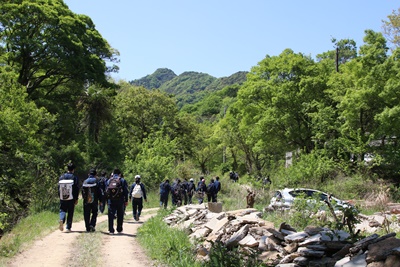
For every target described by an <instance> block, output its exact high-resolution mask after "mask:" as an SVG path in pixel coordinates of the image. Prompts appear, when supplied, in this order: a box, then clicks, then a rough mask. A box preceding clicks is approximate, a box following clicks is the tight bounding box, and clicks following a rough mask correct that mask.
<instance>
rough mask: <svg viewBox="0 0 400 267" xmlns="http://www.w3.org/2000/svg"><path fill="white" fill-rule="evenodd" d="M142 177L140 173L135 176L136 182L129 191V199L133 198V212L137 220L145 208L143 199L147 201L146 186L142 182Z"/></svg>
mask: <svg viewBox="0 0 400 267" xmlns="http://www.w3.org/2000/svg"><path fill="white" fill-rule="evenodd" d="M140 179H141V177H140V175H136V176H135V183H133V184H132V186H131V189H130V191H129V199H132V210H133V212H132V213H133V218H134V219H135V221H139V218H140V214H141V213H142V209H143V200H144V201H146V202H147V196H146V188H145V186H144V184H143V183H141V182H140Z"/></svg>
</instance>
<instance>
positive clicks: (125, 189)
mask: <svg viewBox="0 0 400 267" xmlns="http://www.w3.org/2000/svg"><path fill="white" fill-rule="evenodd" d="M112 178H119V179H120V181H121V186H122V190H123V191H122V196H121V197H120V199H116V200H112V199H108V202H109V203H111V202H114V201H120V200H122V201H124V202H128V183H127V182H126V180H125V179H124V178H120V177H119V176H118V175H113V177H112ZM110 180H111V178H110V179H108V180H107V182H106V190H107V187H108V185H109V184H110Z"/></svg>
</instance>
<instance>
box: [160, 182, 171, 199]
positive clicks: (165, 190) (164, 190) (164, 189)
mask: <svg viewBox="0 0 400 267" xmlns="http://www.w3.org/2000/svg"><path fill="white" fill-rule="evenodd" d="M169 192H171V185H170V184H169V183H166V182H162V183H161V184H160V195H162V196H168V194H169Z"/></svg>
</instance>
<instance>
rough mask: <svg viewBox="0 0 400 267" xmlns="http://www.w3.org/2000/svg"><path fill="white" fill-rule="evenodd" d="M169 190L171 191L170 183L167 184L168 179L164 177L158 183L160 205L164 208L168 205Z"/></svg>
mask: <svg viewBox="0 0 400 267" xmlns="http://www.w3.org/2000/svg"><path fill="white" fill-rule="evenodd" d="M169 192H171V185H170V184H169V180H168V179H166V180H165V181H164V182H162V183H161V184H160V207H162V206H164V209H166V208H167V206H168V196H169Z"/></svg>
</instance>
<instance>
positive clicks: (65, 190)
mask: <svg viewBox="0 0 400 267" xmlns="http://www.w3.org/2000/svg"><path fill="white" fill-rule="evenodd" d="M74 172H75V165H74V164H73V163H69V164H68V165H67V172H66V173H64V174H63V175H61V176H60V178H59V181H58V193H59V196H60V220H59V229H60V231H64V223H65V221H66V222H67V223H66V229H65V230H66V232H71V228H72V220H73V218H74V210H75V205H76V204H78V197H79V179H78V177H77V176H76V175H75V174H74Z"/></svg>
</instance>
